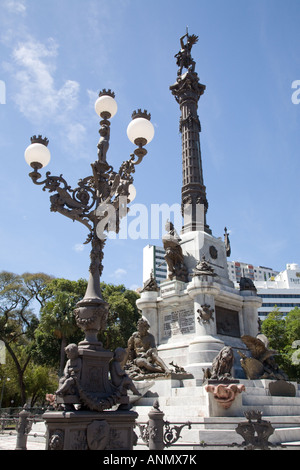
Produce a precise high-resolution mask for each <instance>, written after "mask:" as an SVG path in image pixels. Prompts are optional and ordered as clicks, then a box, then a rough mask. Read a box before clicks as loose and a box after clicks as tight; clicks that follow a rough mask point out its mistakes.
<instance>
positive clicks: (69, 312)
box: [34, 279, 87, 375]
mask: <svg viewBox="0 0 300 470" xmlns="http://www.w3.org/2000/svg"><path fill="white" fill-rule="evenodd" d="M86 287H87V281H85V280H84V279H79V281H69V280H67V279H53V280H52V281H51V282H50V283H48V284H47V286H46V287H45V293H44V295H45V296H46V297H47V301H46V302H45V303H44V305H43V307H42V309H41V314H40V324H39V326H38V328H37V329H36V331H35V351H34V358H35V360H36V361H37V362H38V363H40V364H47V365H49V366H51V367H56V368H59V375H62V372H63V368H64V362H65V352H64V351H65V347H66V346H67V344H69V343H71V342H75V343H77V342H78V341H81V340H82V339H83V334H82V332H81V330H79V328H78V327H77V325H76V321H75V318H74V315H73V310H74V308H75V306H76V303H77V302H79V300H81V299H82V298H83V297H84V294H85V290H86Z"/></svg>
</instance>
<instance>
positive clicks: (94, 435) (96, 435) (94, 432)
mask: <svg viewBox="0 0 300 470" xmlns="http://www.w3.org/2000/svg"><path fill="white" fill-rule="evenodd" d="M109 433H110V426H109V424H108V423H107V421H105V420H101V421H100V420H99V421H93V422H92V423H91V424H89V425H88V427H87V443H88V447H89V449H90V450H104V449H105V447H106V446H107V443H108V439H109Z"/></svg>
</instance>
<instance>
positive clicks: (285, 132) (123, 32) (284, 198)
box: [0, 0, 300, 288]
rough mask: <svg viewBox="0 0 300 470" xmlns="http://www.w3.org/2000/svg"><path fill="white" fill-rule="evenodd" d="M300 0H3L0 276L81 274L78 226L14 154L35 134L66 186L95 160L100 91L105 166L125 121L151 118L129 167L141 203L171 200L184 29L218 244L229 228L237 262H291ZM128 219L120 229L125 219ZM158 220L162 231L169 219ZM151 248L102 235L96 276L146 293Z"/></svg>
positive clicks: (116, 161)
mask: <svg viewBox="0 0 300 470" xmlns="http://www.w3.org/2000/svg"><path fill="white" fill-rule="evenodd" d="M299 18H300V2H299V0H248V1H244V0H227V1H226V2H225V1H224V0H209V1H208V0H185V2H181V1H178V0H147V1H144V0H98V1H97V0H84V1H83V0H59V1H58V0H51V1H50V0H43V1H38V0H1V4H0V48H1V56H0V80H1V82H0V83H2V84H5V88H6V90H5V104H4V103H3V102H4V99H3V96H2V99H1V97H0V102H1V103H2V104H0V158H1V162H2V165H1V172H0V193H1V194H0V204H1V225H0V268H1V269H3V270H8V271H13V272H16V273H20V274H21V273H23V272H25V271H27V272H46V273H48V274H52V275H54V276H57V277H65V278H68V279H79V278H80V277H87V274H88V266H89V249H88V247H87V246H83V245H82V243H83V242H84V241H85V239H86V235H87V233H86V229H85V227H84V226H81V225H80V224H78V223H73V222H71V221H70V220H69V219H67V218H65V217H63V216H62V215H60V214H58V213H51V212H50V210H49V208H50V203H49V194H48V193H47V192H43V191H41V188H40V187H38V186H35V185H33V184H32V182H31V180H30V178H29V177H28V173H29V171H30V168H29V167H28V165H27V164H26V162H25V160H24V150H25V148H26V147H27V145H29V143H30V141H29V139H30V137H31V136H32V135H34V134H43V135H46V136H47V137H48V138H49V140H50V143H49V149H50V151H51V162H50V164H49V166H48V167H47V169H46V170H47V171H51V174H53V175H59V174H63V175H64V177H65V179H66V180H67V181H68V183H69V184H70V185H71V186H73V187H74V186H75V185H76V184H77V181H78V180H79V179H80V178H83V177H85V176H88V175H90V172H91V169H90V163H92V162H93V161H94V160H96V158H97V142H98V138H99V135H98V130H99V118H98V117H97V115H96V113H95V111H94V101H95V99H96V97H97V93H98V92H99V91H100V90H101V89H103V88H106V89H108V88H111V89H112V90H114V91H115V93H116V100H117V102H118V113H117V115H116V116H115V117H114V118H113V119H112V123H111V143H110V149H109V154H108V160H109V162H110V164H111V165H112V166H113V167H114V169H115V170H118V169H119V166H120V165H121V163H122V162H123V161H124V160H127V159H128V158H129V156H130V154H131V153H132V151H133V146H132V144H131V143H130V142H129V140H128V139H127V136H126V128H127V125H128V123H129V122H130V119H131V113H132V111H133V110H135V109H137V108H140V107H141V108H143V109H147V110H148V111H149V112H151V115H152V122H153V124H154V126H155V132H156V133H155V138H154V140H153V141H152V142H151V143H150V144H149V147H148V155H147V156H146V157H145V159H144V161H143V163H142V164H141V165H139V166H138V167H137V169H136V173H135V182H134V184H135V187H136V190H137V197H136V200H135V203H136V204H141V205H146V207H148V208H149V213H150V207H151V204H162V203H166V204H169V205H172V204H176V203H177V204H179V203H180V197H181V140H180V134H179V132H178V122H179V108H178V105H177V103H176V102H175V100H174V97H173V96H172V95H171V93H170V91H169V86H170V85H172V84H173V83H174V82H175V80H176V73H177V66H176V61H175V59H174V55H175V54H176V53H177V52H178V50H179V48H180V43H179V38H180V36H181V35H183V34H184V33H185V30H186V26H188V27H189V32H190V33H191V34H196V35H198V36H199V42H198V44H197V45H195V46H194V48H193V57H194V59H195V60H196V62H197V68H196V70H197V72H198V74H199V76H200V79H201V82H202V83H204V84H205V85H206V87H207V88H206V92H205V94H204V96H202V97H201V100H200V105H199V117H200V120H201V125H202V133H201V149H202V160H203V170H204V180H205V184H206V187H207V197H208V201H209V210H208V215H207V218H208V223H209V225H210V228H211V229H212V231H213V234H214V235H215V236H216V237H220V236H221V237H223V234H224V227H225V226H227V227H228V229H229V231H230V236H231V245H232V256H231V259H232V260H240V261H243V262H248V263H253V264H256V265H262V266H268V267H272V268H273V269H276V270H282V269H284V268H285V264H286V263H290V262H296V263H299V264H300V249H299V239H300V221H299V175H300V159H299V144H300V104H299V105H298V104H294V103H293V102H292V99H291V98H292V94H293V92H295V90H293V89H292V83H293V82H294V81H295V80H300V40H299V36H300V33H299ZM134 217H136V215H135V216H134V214H133V215H132V214H131V215H130V214H129V216H128V220H127V223H128V224H130V223H132V222H133V223H134V220H135V219H134ZM164 222H165V221H163V225H164ZM150 237H151V229H150V228H149V234H148V236H147V237H146V238H143V239H141V238H138V239H136V240H132V239H130V238H129V239H128V240H120V239H116V240H109V241H108V242H107V245H106V248H105V257H104V272H103V277H102V279H103V280H104V281H106V282H112V283H124V284H125V285H126V286H127V287H129V288H133V287H136V286H140V285H142V250H143V247H144V246H145V245H146V244H148V243H153V244H159V245H161V240H160V239H159V240H157V239H154V240H151V238H150Z"/></svg>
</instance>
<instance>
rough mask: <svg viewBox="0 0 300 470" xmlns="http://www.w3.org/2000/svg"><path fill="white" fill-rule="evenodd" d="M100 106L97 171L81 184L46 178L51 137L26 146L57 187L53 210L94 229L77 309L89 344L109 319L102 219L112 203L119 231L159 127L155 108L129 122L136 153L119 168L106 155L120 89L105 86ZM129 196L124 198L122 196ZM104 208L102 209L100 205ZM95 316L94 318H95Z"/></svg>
mask: <svg viewBox="0 0 300 470" xmlns="http://www.w3.org/2000/svg"><path fill="white" fill-rule="evenodd" d="M95 111H96V113H97V114H98V115H99V116H100V117H101V118H102V120H101V121H100V130H99V134H100V140H99V143H98V159H97V160H96V161H95V162H94V163H92V164H91V167H92V175H90V176H87V177H85V178H83V179H80V180H79V181H78V186H77V187H76V188H75V189H72V188H71V186H69V185H68V183H67V182H66V180H65V179H64V178H63V176H62V175H60V176H51V173H50V172H47V173H46V178H45V179H44V180H42V181H41V180H40V179H41V174H40V173H39V170H40V169H41V168H43V167H45V166H46V165H48V163H49V162H50V151H49V149H48V143H49V141H48V139H47V138H46V137H44V138H43V137H42V136H41V135H39V136H33V137H32V138H31V144H30V145H29V147H27V149H26V151H25V160H26V162H27V163H28V164H29V165H30V166H31V167H32V168H33V172H31V173H30V174H29V176H30V177H31V179H32V181H33V183H34V184H36V185H41V186H43V190H44V191H45V190H46V189H47V190H48V191H49V192H50V193H53V194H52V195H51V196H50V202H51V211H53V212H60V213H61V214H63V215H65V216H67V217H69V218H70V219H72V220H77V221H78V222H81V223H82V224H84V225H85V226H86V227H87V228H88V229H89V235H88V237H87V240H86V242H85V243H91V245H92V249H91V255H90V257H91V264H90V268H89V272H90V276H89V282H88V287H87V291H86V294H85V296H84V299H83V300H82V301H80V302H79V303H78V308H77V309H76V311H75V315H76V320H77V324H78V326H79V327H80V328H82V329H83V330H84V332H85V334H86V338H85V341H84V343H82V345H83V344H85V346H86V347H92V346H93V347H96V348H97V347H102V345H101V343H100V344H99V343H98V341H97V333H98V331H100V330H103V329H104V328H105V325H106V317H107V304H106V303H105V302H104V301H103V299H102V296H101V292H100V276H101V274H102V270H103V266H102V259H103V248H104V244H105V235H104V233H103V230H102V231H101V233H99V232H100V231H99V230H98V231H97V226H98V224H99V223H100V222H101V221H103V220H104V219H105V217H106V216H107V212H106V211H105V208H107V207H108V206H109V205H110V206H111V208H113V212H114V215H115V216H116V220H115V222H116V223H115V225H114V227H113V229H114V231H115V232H116V233H118V231H119V220H120V218H122V217H123V216H125V215H126V214H127V208H126V209H125V210H120V208H121V209H122V204H123V205H124V201H125V203H129V202H130V194H131V192H132V183H133V176H132V174H133V173H134V172H135V167H136V165H138V164H139V163H141V161H142V160H143V158H144V156H145V155H146V154H147V150H146V149H145V148H144V147H145V145H146V144H148V143H149V142H151V140H152V139H153V137H154V127H153V125H152V123H151V122H150V117H151V116H150V114H148V113H147V111H143V112H142V111H141V110H140V109H139V110H138V111H135V112H134V113H133V114H132V121H131V122H130V124H129V126H128V128H127V135H128V138H129V140H130V141H131V142H133V143H134V144H135V145H136V146H137V148H136V149H135V151H134V153H133V154H132V155H131V156H130V159H129V160H127V161H125V162H123V163H122V165H121V167H120V169H119V171H118V172H115V171H114V170H113V168H112V166H111V165H109V164H108V162H107V160H106V154H107V151H108V148H109V141H110V121H109V119H111V118H112V117H113V116H114V115H115V114H116V112H117V103H116V101H115V94H114V93H113V92H112V91H111V90H108V91H106V90H102V91H101V92H100V93H99V98H98V99H97V101H96V103H95ZM122 198H123V199H122ZM101 208H102V210H100V209H101ZM104 228H105V229H106V230H111V229H112V224H110V223H107V225H105V227H104ZM92 320H93V321H92Z"/></svg>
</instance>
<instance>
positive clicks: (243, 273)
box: [227, 261, 278, 284]
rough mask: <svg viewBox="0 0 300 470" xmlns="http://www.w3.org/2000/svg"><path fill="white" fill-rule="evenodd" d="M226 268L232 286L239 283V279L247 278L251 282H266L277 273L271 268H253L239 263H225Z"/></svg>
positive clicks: (250, 265) (251, 265)
mask: <svg viewBox="0 0 300 470" xmlns="http://www.w3.org/2000/svg"><path fill="white" fill-rule="evenodd" d="M227 266H228V273H229V278H230V280H231V281H232V282H233V283H234V284H236V283H239V282H240V280H241V277H247V278H249V279H251V280H252V281H268V280H269V279H272V278H273V277H275V276H277V274H278V271H274V269H272V268H267V267H264V266H254V265H253V264H248V263H242V262H241V261H227Z"/></svg>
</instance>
